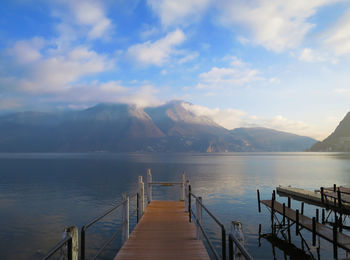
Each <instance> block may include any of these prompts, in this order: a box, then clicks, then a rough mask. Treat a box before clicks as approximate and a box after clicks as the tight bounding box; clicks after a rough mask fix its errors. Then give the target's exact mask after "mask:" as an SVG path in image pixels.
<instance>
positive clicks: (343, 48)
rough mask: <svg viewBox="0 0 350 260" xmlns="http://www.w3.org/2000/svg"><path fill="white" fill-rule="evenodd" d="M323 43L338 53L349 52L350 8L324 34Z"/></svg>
mask: <svg viewBox="0 0 350 260" xmlns="http://www.w3.org/2000/svg"><path fill="white" fill-rule="evenodd" d="M324 38H325V39H324V45H325V46H326V48H330V49H331V50H333V52H334V53H335V54H336V55H338V56H341V55H347V54H350V10H348V11H346V12H345V13H344V14H343V15H342V16H341V17H340V18H339V20H338V21H337V23H336V24H335V25H334V26H332V27H331V28H330V29H329V30H328V31H327V32H326V33H325V34H324Z"/></svg>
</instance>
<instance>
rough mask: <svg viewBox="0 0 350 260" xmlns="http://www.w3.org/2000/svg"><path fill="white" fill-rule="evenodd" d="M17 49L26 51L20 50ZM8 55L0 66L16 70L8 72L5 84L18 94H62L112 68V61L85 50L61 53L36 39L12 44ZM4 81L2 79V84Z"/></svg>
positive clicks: (74, 48) (78, 47) (87, 49)
mask: <svg viewBox="0 0 350 260" xmlns="http://www.w3.org/2000/svg"><path fill="white" fill-rule="evenodd" d="M18 46H24V47H25V48H24V50H23V49H19V48H18ZM42 48H46V50H45V51H43V50H42ZM23 51H27V53H26V55H25V56H24V57H23V56H21V55H20V54H21V53H22V52H23ZM43 53H44V55H43ZM7 54H8V56H7V58H8V60H3V61H2V62H4V63H10V64H14V68H15V69H13V70H11V71H10V72H9V73H12V74H13V75H12V77H8V76H7V81H8V82H10V83H11V85H13V86H14V87H15V88H16V89H17V90H20V91H26V92H32V93H45V92H58V91H63V90H64V89H66V88H70V87H72V85H73V83H76V82H77V81H78V80H80V79H82V78H84V77H85V76H89V75H94V74H96V73H100V72H103V71H106V70H108V69H111V68H113V64H114V61H113V60H112V59H110V58H108V57H107V56H105V55H100V54H98V53H96V52H95V51H93V50H91V49H89V48H88V47H87V46H76V47H72V48H69V49H65V50H61V49H57V48H53V47H51V46H50V45H48V44H47V45H44V44H43V41H41V40H38V39H36V38H34V39H32V40H29V41H19V42H17V43H15V44H14V47H13V48H10V49H8V50H7ZM5 80H6V79H5V78H2V80H1V81H5Z"/></svg>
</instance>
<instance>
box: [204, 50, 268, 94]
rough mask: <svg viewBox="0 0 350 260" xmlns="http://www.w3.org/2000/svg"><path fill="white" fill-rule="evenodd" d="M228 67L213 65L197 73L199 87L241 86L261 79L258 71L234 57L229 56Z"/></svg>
mask: <svg viewBox="0 0 350 260" xmlns="http://www.w3.org/2000/svg"><path fill="white" fill-rule="evenodd" d="M230 59H231V62H230V65H231V66H230V67H222V68H218V67H213V68H212V69H211V70H210V71H208V72H204V73H201V74H200V75H199V83H198V84H197V88H199V89H218V88H231V87H235V86H242V85H245V84H247V83H251V82H255V81H260V80H263V79H264V78H263V77H262V76H260V74H261V73H260V72H259V71H258V70H256V69H251V68H249V66H248V65H247V64H246V63H244V62H243V61H241V60H240V59H238V58H236V57H231V58H230Z"/></svg>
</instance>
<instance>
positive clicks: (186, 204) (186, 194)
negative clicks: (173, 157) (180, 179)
mask: <svg viewBox="0 0 350 260" xmlns="http://www.w3.org/2000/svg"><path fill="white" fill-rule="evenodd" d="M189 185H190V181H189V180H187V181H186V184H185V211H186V212H188V200H189V193H188V191H189V190H188V187H189Z"/></svg>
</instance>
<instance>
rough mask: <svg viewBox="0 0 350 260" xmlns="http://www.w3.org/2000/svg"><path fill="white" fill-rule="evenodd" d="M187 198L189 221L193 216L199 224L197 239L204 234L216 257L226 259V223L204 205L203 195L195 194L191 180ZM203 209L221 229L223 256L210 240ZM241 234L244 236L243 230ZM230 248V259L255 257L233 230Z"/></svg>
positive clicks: (229, 238)
mask: <svg viewBox="0 0 350 260" xmlns="http://www.w3.org/2000/svg"><path fill="white" fill-rule="evenodd" d="M187 184H188V185H187ZM187 186H188V187H187ZM192 197H193V198H194V199H195V202H196V213H194V211H193V209H192ZM186 199H188V204H187V206H188V216H189V221H190V222H191V221H192V217H193V218H194V220H195V223H196V225H197V239H201V235H203V237H204V238H205V240H206V242H207V243H208V247H209V248H210V250H211V252H212V253H213V255H214V257H215V259H217V260H219V259H222V260H225V259H226V229H225V226H224V224H223V223H222V222H221V221H220V220H218V219H217V217H215V216H214V214H213V213H212V212H211V211H210V210H209V209H208V208H207V207H206V206H205V205H203V202H202V198H201V197H199V196H196V195H195V194H193V193H192V191H191V185H189V182H186ZM186 202H187V201H186ZM202 209H204V210H205V211H206V213H207V214H208V215H209V216H210V217H211V219H212V220H214V222H215V223H216V224H217V225H218V226H219V227H220V229H221V257H220V255H219V253H218V252H217V251H216V250H215V248H214V245H213V244H212V242H211V241H210V239H209V236H208V235H207V233H206V232H205V230H204V228H203V225H202ZM233 222H235V221H233ZM241 235H242V236H243V232H242V234H241ZM234 245H235V247H234ZM228 249H229V260H233V259H235V256H239V255H242V256H244V258H245V259H246V260H252V259H253V258H252V257H251V255H250V254H249V252H248V251H247V250H246V248H245V247H244V246H243V245H242V243H241V242H240V241H239V240H238V239H237V238H236V237H235V235H234V234H233V231H231V233H230V234H229V236H228ZM237 249H238V250H237Z"/></svg>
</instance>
